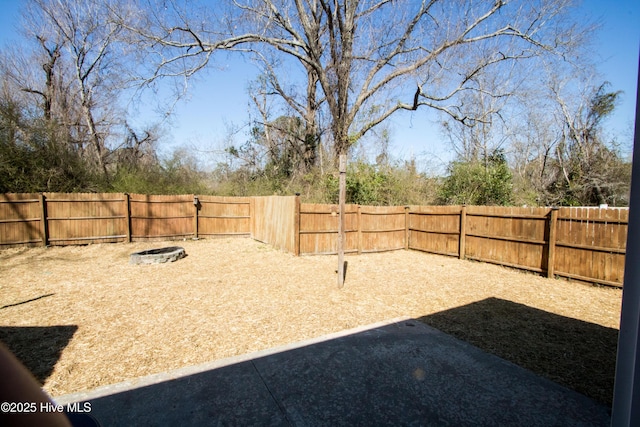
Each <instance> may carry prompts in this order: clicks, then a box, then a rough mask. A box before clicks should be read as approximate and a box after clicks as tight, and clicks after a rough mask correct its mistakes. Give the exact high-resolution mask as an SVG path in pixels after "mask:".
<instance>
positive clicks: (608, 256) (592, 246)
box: [555, 208, 629, 286]
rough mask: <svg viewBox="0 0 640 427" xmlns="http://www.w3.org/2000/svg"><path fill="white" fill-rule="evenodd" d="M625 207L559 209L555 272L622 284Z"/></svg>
mask: <svg viewBox="0 0 640 427" xmlns="http://www.w3.org/2000/svg"><path fill="white" fill-rule="evenodd" d="M628 222H629V210H628V209H615V208H613V209H611V208H610V209H599V208H560V210H559V213H558V225H557V242H556V262H555V274H557V275H559V276H563V277H569V278H573V279H578V280H585V281H596V282H599V283H605V284H610V285H614V286H621V285H622V281H623V277H624V259H625V252H626V242H627V230H628Z"/></svg>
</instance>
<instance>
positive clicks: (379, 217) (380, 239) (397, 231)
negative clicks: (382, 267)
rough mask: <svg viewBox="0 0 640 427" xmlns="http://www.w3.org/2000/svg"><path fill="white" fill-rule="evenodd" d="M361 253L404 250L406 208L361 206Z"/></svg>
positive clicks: (359, 247)
mask: <svg viewBox="0 0 640 427" xmlns="http://www.w3.org/2000/svg"><path fill="white" fill-rule="evenodd" d="M359 209H360V213H359V215H360V223H359V227H358V229H359V233H360V242H359V245H358V249H359V251H360V252H381V251H393V250H397V249H404V247H405V228H406V224H405V222H406V219H405V208H404V207H402V206H360V208H359Z"/></svg>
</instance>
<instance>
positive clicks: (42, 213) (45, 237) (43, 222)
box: [39, 193, 49, 247]
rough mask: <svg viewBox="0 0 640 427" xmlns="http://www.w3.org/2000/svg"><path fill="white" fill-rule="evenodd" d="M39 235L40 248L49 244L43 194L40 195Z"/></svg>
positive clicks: (45, 205) (45, 201)
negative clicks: (40, 238) (40, 240)
mask: <svg viewBox="0 0 640 427" xmlns="http://www.w3.org/2000/svg"><path fill="white" fill-rule="evenodd" d="M39 199H40V235H41V236H42V246H45V247H46V246H47V245H48V244H49V224H48V222H47V198H46V197H45V195H44V193H40V197H39Z"/></svg>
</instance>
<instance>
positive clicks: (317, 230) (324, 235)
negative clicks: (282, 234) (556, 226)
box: [300, 203, 358, 255]
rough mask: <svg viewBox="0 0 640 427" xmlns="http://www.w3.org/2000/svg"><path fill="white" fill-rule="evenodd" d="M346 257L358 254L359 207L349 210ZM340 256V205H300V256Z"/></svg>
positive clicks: (352, 206) (347, 213)
mask: <svg viewBox="0 0 640 427" xmlns="http://www.w3.org/2000/svg"><path fill="white" fill-rule="evenodd" d="M344 251H345V253H353V252H357V251H358V206H357V205H346V206H345V245H344ZM337 253H338V205H328V204H313V203H303V204H301V205H300V254H303V255H305V254H306V255H319V254H322V255H326V254H337Z"/></svg>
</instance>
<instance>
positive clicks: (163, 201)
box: [130, 194, 195, 241]
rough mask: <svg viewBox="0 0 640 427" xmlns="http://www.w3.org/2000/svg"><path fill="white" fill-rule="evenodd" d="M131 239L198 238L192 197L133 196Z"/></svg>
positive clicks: (131, 201) (131, 202) (131, 200)
mask: <svg viewBox="0 0 640 427" xmlns="http://www.w3.org/2000/svg"><path fill="white" fill-rule="evenodd" d="M130 204H131V239H132V240H134V241H140V240H159V239H168V240H173V239H183V238H189V237H194V236H195V229H194V216H195V206H194V203H193V196H192V195H174V196H152V195H144V194H131V195H130Z"/></svg>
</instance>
